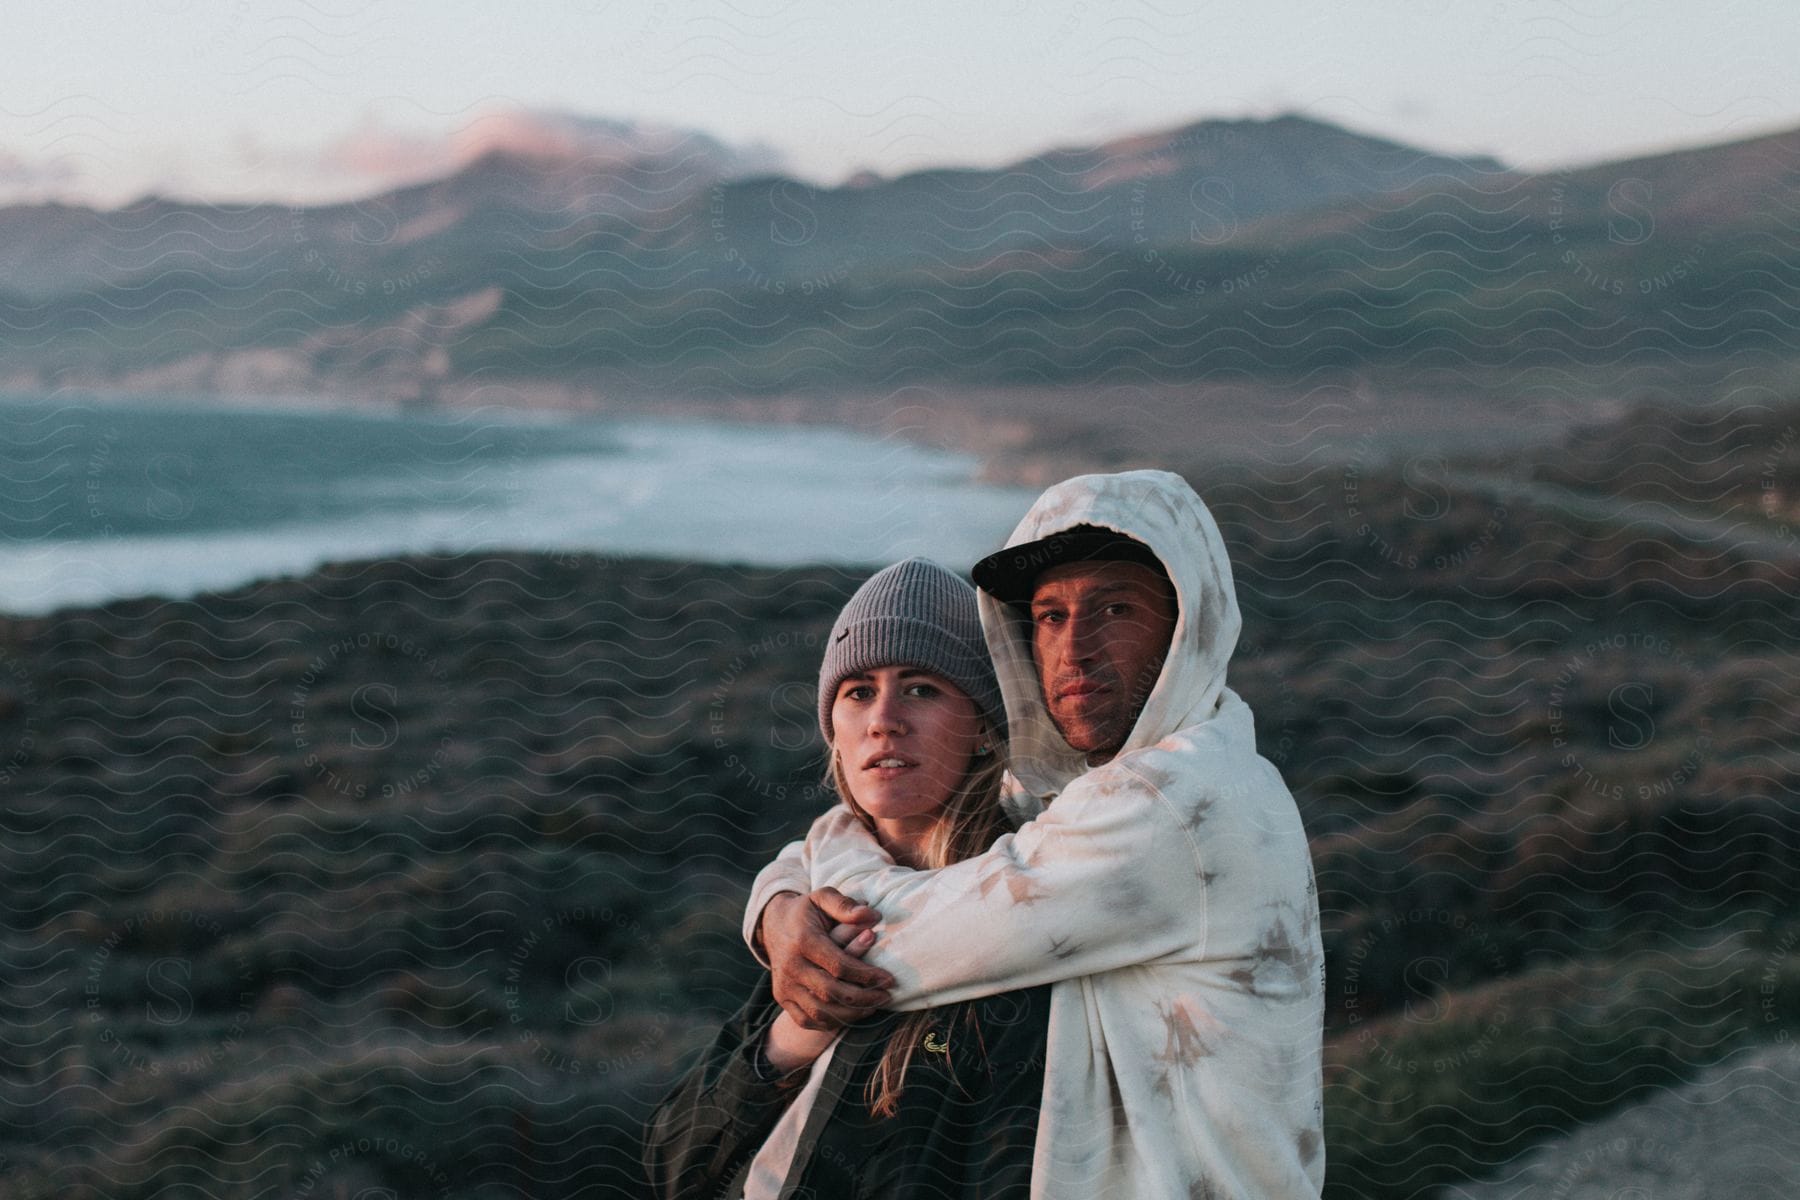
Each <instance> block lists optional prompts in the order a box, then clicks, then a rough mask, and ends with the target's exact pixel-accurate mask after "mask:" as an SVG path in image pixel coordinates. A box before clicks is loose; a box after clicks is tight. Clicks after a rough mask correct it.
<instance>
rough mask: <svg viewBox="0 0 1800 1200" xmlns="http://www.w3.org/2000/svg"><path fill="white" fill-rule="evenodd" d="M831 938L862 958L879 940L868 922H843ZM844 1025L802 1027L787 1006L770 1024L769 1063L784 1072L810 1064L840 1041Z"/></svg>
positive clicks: (834, 929) (847, 951)
mask: <svg viewBox="0 0 1800 1200" xmlns="http://www.w3.org/2000/svg"><path fill="white" fill-rule="evenodd" d="M831 940H832V942H833V943H834V944H835V945H838V946H842V947H843V949H844V953H846V954H849V955H852V956H853V957H856V958H861V957H862V956H863V955H865V954H867V953H868V952H869V947H870V946H873V945H874V944H875V931H874V930H873V929H870V928H869V927H868V926H866V925H848V924H839V925H837V926H835V927H833V929H832V930H831ZM841 1032H842V1030H841V1029H838V1028H833V1029H826V1030H813V1029H802V1028H801V1027H800V1023H799V1022H798V1021H796V1020H794V1018H792V1017H790V1016H788V1014H787V1011H786V1010H785V1009H784V1010H783V1011H782V1012H781V1014H780V1015H779V1016H777V1017H776V1018H775V1023H774V1024H773V1025H771V1026H769V1042H768V1047H767V1049H766V1050H765V1053H766V1054H767V1055H768V1056H769V1064H770V1065H771V1066H773V1067H774V1068H775V1069H776V1070H777V1071H780V1072H781V1073H782V1074H783V1075H785V1074H787V1073H788V1072H789V1071H797V1070H799V1069H800V1068H801V1067H805V1066H810V1065H811V1064H812V1061H813V1060H814V1059H816V1058H818V1057H819V1055H821V1054H823V1053H825V1051H826V1049H827V1048H828V1047H830V1045H831V1043H833V1042H835V1041H837V1039H838V1035H839V1034H840V1033H841Z"/></svg>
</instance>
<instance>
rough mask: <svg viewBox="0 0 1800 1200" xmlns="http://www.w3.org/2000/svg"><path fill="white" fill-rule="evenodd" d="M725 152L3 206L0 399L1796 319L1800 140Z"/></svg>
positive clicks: (898, 365) (1044, 371)
mask: <svg viewBox="0 0 1800 1200" xmlns="http://www.w3.org/2000/svg"><path fill="white" fill-rule="evenodd" d="M715 148H716V143H713V142H711V139H704V138H701V137H700V135H693V136H692V137H691V138H686V139H681V138H677V139H670V140H667V141H665V142H662V143H658V144H648V145H645V146H644V147H643V150H642V152H641V153H639V154H637V155H636V156H623V157H622V156H618V155H608V156H604V157H601V156H593V157H586V158H584V157H581V156H568V155H562V156H555V155H536V156H534V155H528V154H521V153H509V152H505V151H495V152H493V153H489V154H487V155H485V156H483V157H481V158H480V159H478V160H476V161H474V162H472V163H470V164H469V165H468V166H466V167H465V168H463V169H461V170H459V171H457V172H455V173H454V174H452V175H449V176H447V177H445V178H442V179H438V180H435V181H432V182H428V183H423V184H417V185H414V186H409V187H405V188H400V189H397V190H393V191H389V192H386V193H383V194H380V195H377V196H373V197H369V198H367V199H363V200H359V201H355V202H352V203H344V204H336V205H329V206H322V207H295V206H288V205H276V204H252V205H210V204H198V203H191V202H179V201H173V200H164V199H156V198H149V199H145V200H141V201H139V202H136V203H133V204H130V205H127V206H125V207H123V208H119V209H114V210H108V211H100V210H94V209H87V208H81V207H75V206H68V205H57V204H49V205H34V206H26V207H14V208H9V209H3V210H0V349H3V350H4V352H5V361H6V363H7V364H8V365H7V370H6V373H5V375H3V376H0V383H7V384H11V385H13V386H33V385H38V386H42V385H48V384H52V383H56V382H73V383H80V382H94V381H106V380H118V379H121V378H125V379H130V378H134V377H136V378H144V377H149V378H152V379H155V378H163V379H165V380H168V381H172V382H178V383H183V384H189V385H193V386H197V387H202V388H204V387H208V386H227V383H228V381H230V380H237V381H238V383H237V386H242V379H243V375H244V372H243V370H242V368H243V366H244V364H246V363H250V364H253V365H254V366H255V367H256V368H257V369H261V370H263V371H264V372H265V373H267V374H268V375H269V376H270V378H271V380H272V381H273V382H275V383H277V384H280V385H282V386H296V387H305V386H309V385H318V384H320V383H321V382H327V381H342V380H362V381H365V382H374V383H376V384H379V385H381V386H383V387H385V388H388V389H391V390H397V391H399V392H400V393H401V394H408V393H417V392H420V391H425V390H428V389H429V388H430V387H431V386H432V385H433V384H434V383H435V382H440V381H442V380H445V379H450V378H464V379H466V378H471V377H479V378H487V379H495V378H500V379H519V378H524V379H531V378H537V379H545V378H554V379H567V380H576V381H588V382H601V381H630V382H632V383H633V384H635V385H638V386H655V387H660V388H666V389H668V390H671V391H677V390H681V389H692V388H720V389H727V390H741V391H750V392H755V391H763V390H783V389H788V388H793V387H796V386H807V385H825V386H832V385H840V384H846V383H855V384H862V385H887V384H893V383H896V382H905V381H915V380H933V381H938V382H945V383H959V382H961V383H975V382H981V383H991V382H1006V383H1016V382H1033V383H1045V382H1048V383H1063V382H1075V381H1092V380H1111V381H1121V380H1124V381H1132V380H1138V379H1146V378H1150V379H1177V380H1182V379H1192V378H1217V377H1220V376H1221V375H1224V376H1233V375H1250V376H1259V375H1270V374H1287V375H1292V374H1296V373H1304V372H1306V371H1309V370H1312V369H1314V368H1317V367H1320V366H1344V365H1354V364H1377V365H1379V364H1381V363H1383V362H1388V363H1393V362H1403V363H1406V364H1408V365H1414V366H1417V365H1421V364H1423V365H1435V366H1445V367H1451V368H1480V367H1493V366H1505V365H1511V364H1516V363H1519V362H1522V361H1528V362H1548V363H1592V364H1602V365H1614V364H1617V363H1618V362H1619V361H1620V360H1621V358H1623V357H1626V356H1631V355H1643V354H1649V355H1657V354H1662V355H1669V354H1674V355H1677V356H1679V357H1682V358H1683V359H1688V360H1692V359H1712V358H1719V357H1721V356H1727V355H1737V354H1741V353H1744V352H1756V353H1759V354H1763V355H1765V356H1769V355H1773V356H1777V357H1785V355H1786V354H1787V349H1786V344H1785V339H1786V337H1787V331H1788V330H1789V329H1791V327H1792V314H1793V310H1794V308H1795V307H1796V306H1797V304H1800V276H1797V273H1796V267H1795V263H1794V262H1793V261H1792V260H1793V254H1792V244H1793V238H1792V231H1793V229H1794V228H1795V226H1796V223H1797V220H1796V218H1797V215H1800V214H1797V213H1796V205H1795V202H1794V199H1793V197H1794V196H1795V195H1797V194H1800V191H1797V190H1796V186H1795V185H1796V184H1800V130H1796V131H1790V132H1786V133H1779V134H1774V135H1768V136H1764V137H1759V138H1754V139H1750V140H1747V141H1742V142H1736V143H1732V144H1728V145H1720V146H1709V147H1703V148H1699V149H1693V150H1686V151H1679V152H1674V153H1670V154H1665V155H1660V156H1655V157H1650V158H1641V159H1635V160H1628V161H1623V162H1615V163H1606V164H1601V165H1597V166H1590V167H1584V168H1581V169H1577V170H1570V171H1565V172H1561V173H1536V174H1532V173H1526V172H1521V171H1517V170H1511V169H1508V168H1507V167H1505V166H1503V165H1502V164H1500V163H1497V162H1494V161H1492V160H1490V159H1482V158H1475V159H1470V158H1458V157H1453V156H1446V155H1440V154H1433V153H1430V152H1427V151H1424V150H1420V149H1417V148H1414V147H1409V146H1405V145H1402V144H1399V143H1396V142H1393V141H1389V140H1385V139H1381V138H1375V137H1370V136H1367V135H1363V134H1359V133H1355V132H1352V131H1349V130H1346V129H1343V128H1340V127H1337V126H1334V125H1330V124H1326V123H1324V122H1320V121H1316V120H1312V119H1308V118H1305V117H1300V116H1292V115H1290V116H1282V117H1276V118H1273V119H1268V120H1232V121H1222V120H1209V121H1201V122H1198V123H1194V124H1190V125H1186V126H1183V127H1181V128H1178V129H1171V130H1166V131H1162V132H1158V133H1152V134H1144V135H1140V136H1133V137H1128V138H1123V139H1118V140H1114V141H1110V142H1106V143H1103V144H1100V145H1095V146H1086V147H1072V148H1067V149H1062V150H1057V151H1053V152H1049V153H1045V154H1041V155H1038V156H1035V157H1031V158H1027V159H1024V160H1022V161H1019V162H1016V163H1013V164H1010V165H1008V166H1005V167H1002V168H998V169H955V170H948V169H946V170H931V171H922V172H917V173H913V174H908V175H904V176H901V177H898V178H893V179H884V178H879V177H874V176H867V175H865V176H859V177H856V178H853V179H851V180H850V181H848V182H846V183H845V184H843V185H842V186H839V187H835V188H820V187H814V186H811V185H809V184H807V183H805V182H802V181H800V180H797V179H793V178H789V177H785V176H780V175H754V176H744V175H734V174H732V173H731V170H730V164H729V162H728V161H727V160H724V159H722V158H721V156H720V155H718V154H717V153H714V152H712V150H713V149H715ZM234 366H235V368H237V369H236V370H235V372H234V370H233V369H231V368H234ZM159 372H160V375H159V374H158V373H159Z"/></svg>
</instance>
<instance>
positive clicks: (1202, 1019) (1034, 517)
mask: <svg viewBox="0 0 1800 1200" xmlns="http://www.w3.org/2000/svg"><path fill="white" fill-rule="evenodd" d="M1075 525H1098V526H1102V527H1105V528H1109V529H1114V530H1117V531H1118V532H1120V533H1124V534H1127V535H1129V536H1131V537H1134V538H1137V539H1138V540H1139V541H1142V542H1144V543H1146V544H1147V545H1149V546H1150V547H1151V549H1152V550H1154V551H1155V552H1156V554H1157V556H1158V558H1159V559H1160V560H1161V561H1162V563H1163V565H1164V568H1165V569H1166V570H1167V571H1168V574H1169V577H1170V579H1171V580H1173V581H1174V584H1175V588H1176V592H1177V597H1178V600H1179V609H1180V611H1179V616H1178V618H1177V622H1176V627H1175V633H1174V635H1173V639H1172V641H1171V644H1170V651H1169V655H1168V658H1167V661H1166V662H1165V664H1164V666H1163V670H1162V674H1161V675H1160V676H1159V678H1158V679H1157V682H1156V685H1155V687H1154V689H1153V690H1152V691H1151V693H1150V696H1149V698H1148V699H1147V700H1146V702H1145V705H1144V709H1143V711H1142V713H1140V714H1139V717H1138V720H1137V723H1136V725H1135V726H1134V728H1133V730H1132V732H1131V735H1130V737H1129V738H1128V739H1127V740H1126V742H1125V745H1124V747H1123V748H1122V749H1121V751H1120V752H1119V753H1118V754H1117V755H1116V756H1115V757H1114V758H1113V759H1112V760H1111V761H1109V762H1107V763H1106V764H1104V765H1102V766H1098V767H1092V768H1090V767H1088V766H1087V764H1086V761H1085V758H1084V756H1083V755H1081V754H1080V753H1079V752H1077V751H1075V750H1073V749H1071V748H1070V747H1069V745H1068V743H1067V742H1065V741H1064V740H1063V738H1062V736H1061V734H1060V733H1058V732H1057V730H1056V727H1055V725H1054V724H1053V723H1052V722H1051V720H1050V716H1049V713H1048V711H1047V710H1046V709H1045V707H1044V704H1043V701H1042V699H1041V696H1040V693H1039V690H1038V683H1037V678H1036V674H1035V671H1034V669H1033V664H1032V657H1031V642H1030V629H1029V625H1028V624H1027V621H1026V618H1025V617H1024V616H1023V615H1022V614H1020V613H1019V612H1017V611H1016V610H1015V609H1013V608H1011V607H1009V606H1007V605H1005V604H1003V603H1001V602H1000V601H998V600H996V599H994V598H993V597H991V596H989V595H987V594H985V593H983V594H982V596H981V610H982V612H981V615H982V624H983V627H984V630H985V632H986V634H987V639H988V645H989V648H990V650H992V652H993V654H994V661H995V667H996V669H997V670H998V671H999V674H1000V683H1001V688H1002V691H1003V692H1004V695H1005V701H1006V714H1007V720H1008V723H1009V725H1010V727H1011V742H1010V754H1011V765H1012V771H1013V783H1014V784H1015V788H1014V791H1013V793H1012V799H1011V801H1010V802H1011V803H1012V804H1013V805H1014V806H1015V808H1016V809H1017V810H1018V812H1017V814H1016V815H1018V816H1019V817H1021V818H1022V819H1023V818H1029V819H1027V820H1025V823H1024V824H1023V825H1022V826H1021V827H1020V828H1019V830H1018V832H1017V833H1012V834H1007V835H1005V836H1003V837H1001V838H1000V839H998V840H997V841H996V842H995V843H994V845H993V847H992V848H991V849H989V850H988V851H987V852H986V853H984V854H982V855H979V856H978V857H976V858H973V859H969V860H967V861H965V862H961V863H957V864H955V865H954V866H950V867H946V868H944V869H942V870H937V871H913V870H908V869H906V868H903V867H899V866H896V865H895V864H894V862H893V861H892V860H891V859H890V858H889V857H888V856H887V855H886V854H885V853H884V852H883V851H882V849H881V847H880V845H879V843H877V842H876V841H875V839H874V838H873V837H872V836H870V835H869V834H868V833H867V832H866V831H865V830H864V829H863V827H862V826H861V825H860V824H858V823H857V822H856V820H855V819H854V818H853V817H852V816H851V815H850V814H849V813H848V812H847V811H846V810H845V809H844V808H843V807H842V806H841V805H840V806H837V807H834V808H833V809H832V810H831V811H830V812H828V813H826V814H825V815H824V816H822V817H820V818H819V819H818V821H816V822H815V823H814V825H813V828H812V830H811V832H810V833H809V834H808V836H807V838H806V839H805V841H804V842H797V843H795V844H793V845H791V846H789V847H788V848H787V849H786V850H784V851H783V852H782V854H781V857H780V858H778V859H777V860H776V861H775V862H774V863H772V864H770V865H769V866H768V867H766V868H765V869H764V870H763V872H762V873H761V874H760V875H759V876H758V877H757V881H756V885H755V887H754V889H753V891H752V893H751V897H750V903H749V906H748V910H747V912H746V915H745V937H746V939H747V940H750V939H751V938H752V934H753V932H754V929H755V925H756V921H757V919H758V917H759V916H760V914H761V912H762V909H763V906H764V905H765V904H766V903H767V902H768V901H769V900H770V899H771V898H772V897H773V896H774V895H775V894H776V893H777V892H781V891H797V892H804V891H808V890H810V889H812V888H815V887H827V886H829V887H836V888H839V889H840V890H842V891H844V892H845V893H847V894H849V895H852V896H855V897H857V898H859V899H861V900H863V901H865V902H867V903H869V904H871V905H873V906H874V907H875V908H877V909H878V910H879V911H880V912H881V914H882V922H881V924H880V925H878V926H877V928H876V937H877V940H876V944H875V947H874V949H873V950H871V951H870V953H869V955H868V961H869V962H871V963H873V964H874V965H876V966H879V967H882V968H884V969H886V970H887V971H889V972H891V973H892V974H893V975H894V977H895V979H896V980H897V981H898V984H897V987H896V989H895V991H894V993H893V997H894V998H893V1002H892V1006H893V1007H894V1008H896V1009H919V1008H927V1007H932V1006H935V1005H941V1004H948V1003H951V1002H954V1001H958V1000H963V999H968V998H970V997H975V996H985V995H990V994H992V993H996V992H1001V991H1006V990H1009V989H1013V988H1022V987H1031V986H1034V985H1036V984H1040V983H1054V984H1055V985H1056V986H1055V988H1054V989H1053V992H1052V1000H1051V1010H1050V1028H1049V1045H1048V1058H1047V1064H1048V1065H1047V1069H1046V1073H1045V1083H1044V1102H1043V1110H1042V1116H1041V1121H1040V1124H1039V1128H1038V1137H1037V1149H1036V1157H1035V1161H1034V1166H1033V1187H1032V1194H1033V1196H1034V1197H1036V1198H1040V1200H1061V1198H1063V1197H1069V1198H1076V1197H1079V1198H1081V1200H1101V1198H1111V1200H1197V1198H1199V1197H1215V1198H1219V1200H1224V1198H1227V1197H1230V1198H1241V1200H1294V1198H1296V1197H1308V1196H1317V1195H1318V1194H1319V1190H1320V1186H1321V1184H1322V1182H1323V1179H1324V1171H1325V1160H1324V1145H1323V1136H1322V1135H1323V1130H1322V1107H1323V1106H1322V1080H1321V1062H1320V1035H1321V1023H1322V1019H1323V1011H1324V1010H1323V981H1322V978H1321V975H1322V970H1323V961H1324V956H1323V953H1322V950H1321V947H1320V940H1319V920H1318V897H1317V893H1316V891H1315V888H1314V884H1313V873H1312V863H1311V859H1310V857H1309V855H1308V852H1307V842H1306V835H1305V832H1304V831H1303V829H1302V828H1301V824H1300V816H1299V812H1298V810H1297V809H1296V807H1295V805H1294V800H1293V797H1292V795H1291V794H1290V793H1289V791H1288V789H1287V786H1286V784H1284V783H1283V782H1282V779H1281V776H1280V774H1279V773H1278V772H1277V771H1276V769H1275V767H1274V766H1273V765H1272V764H1271V763H1269V762H1268V760H1266V759H1264V758H1262V757H1261V756H1260V755H1258V754H1257V752H1256V737H1255V728H1254V725H1253V722H1252V718H1251V713H1250V709H1249V707H1248V706H1247V705H1245V703H1244V702H1243V701H1242V700H1241V699H1240V698H1239V697H1238V696H1237V694H1236V693H1235V692H1233V691H1232V690H1231V689H1230V688H1228V687H1226V686H1225V668H1226V664H1227V662H1228V661H1229V659H1230V657H1231V653H1232V650H1233V648H1234V647H1235V645H1236V642H1237V635H1238V629H1239V623H1240V622H1239V615H1238V607H1237V598H1236V594H1235V590H1234V588H1233V585H1232V580H1231V566H1230V562H1229V560H1228V559H1227V557H1226V554H1225V547H1224V543H1223V541H1222V539H1221V538H1220V535H1219V530H1218V526H1217V525H1216V524H1215V523H1214V521H1213V519H1212V515H1211V513H1209V512H1208V511H1207V509H1206V506H1205V505H1204V504H1203V503H1201V501H1200V498H1199V497H1198V496H1196V495H1195V494H1194V492H1193V489H1192V488H1190V487H1188V485H1187V484H1186V482H1185V481H1183V480H1182V479H1181V478H1180V477H1179V476H1176V475H1172V474H1169V473H1167V472H1161V471H1131V472H1126V473H1123V474H1117V475H1084V476H1079V477H1077V478H1074V479H1070V480H1067V481H1065V482H1063V483H1061V484H1058V485H1056V486H1055V487H1053V488H1051V489H1050V490H1049V491H1047V492H1045V493H1044V495H1043V496H1042V497H1040V498H1039V500H1038V502H1037V503H1036V504H1035V505H1033V507H1032V509H1031V511H1030V512H1028V513H1027V514H1026V516H1025V519H1024V520H1023V521H1021V522H1020V524H1019V527H1018V528H1017V529H1016V530H1014V531H1013V535H1012V537H1011V539H1010V540H1009V542H1008V543H1007V544H1008V545H1009V546H1017V545H1022V544H1024V543H1027V542H1032V541H1036V540H1037V539H1039V538H1042V537H1045V536H1047V535H1049V534H1052V533H1055V532H1058V531H1060V530H1064V529H1068V528H1070V527H1072V526H1075ZM752 946H753V947H754V941H752Z"/></svg>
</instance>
